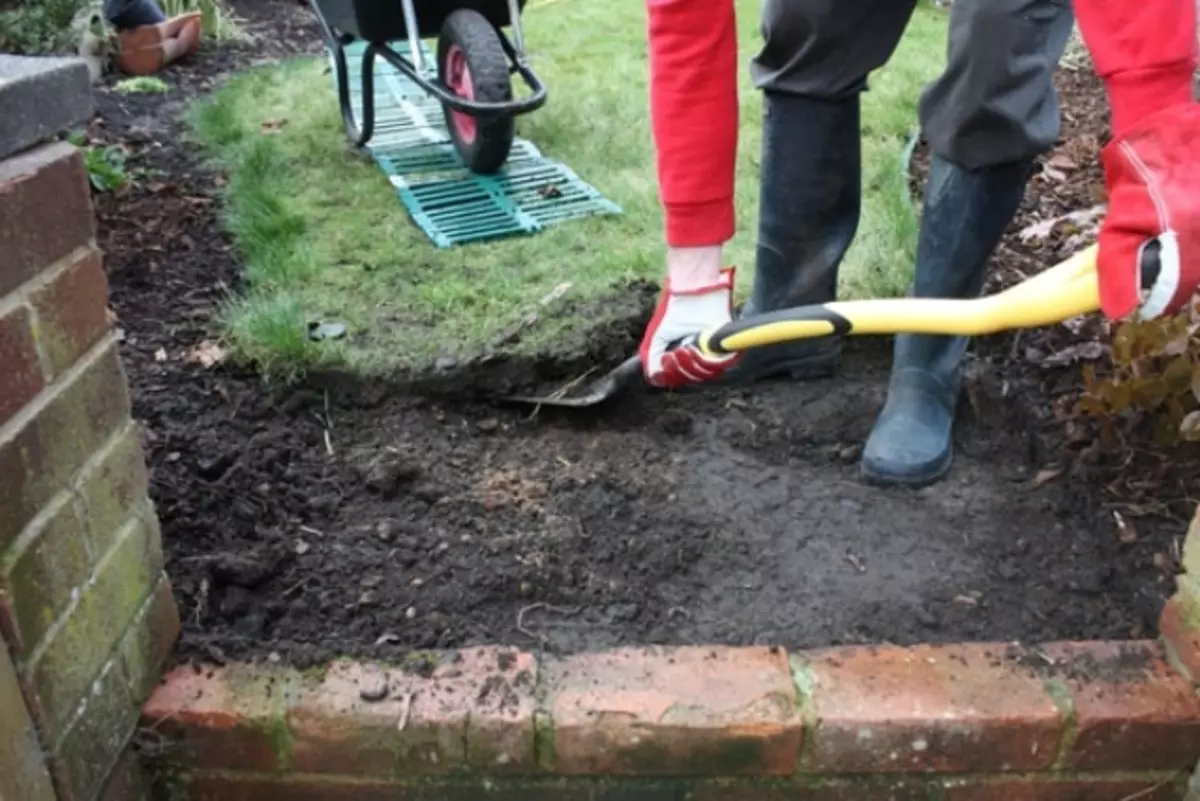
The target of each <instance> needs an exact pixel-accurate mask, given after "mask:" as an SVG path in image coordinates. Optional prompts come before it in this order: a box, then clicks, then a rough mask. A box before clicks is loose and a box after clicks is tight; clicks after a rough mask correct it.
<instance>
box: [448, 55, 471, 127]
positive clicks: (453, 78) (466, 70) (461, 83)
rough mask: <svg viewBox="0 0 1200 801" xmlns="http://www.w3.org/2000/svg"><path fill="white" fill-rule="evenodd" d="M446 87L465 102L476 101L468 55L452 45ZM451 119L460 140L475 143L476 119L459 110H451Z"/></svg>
mask: <svg viewBox="0 0 1200 801" xmlns="http://www.w3.org/2000/svg"><path fill="white" fill-rule="evenodd" d="M446 86H447V87H448V88H449V89H450V91H451V92H454V94H456V95H458V96H459V97H461V98H463V99H465V100H474V99H475V85H474V84H473V83H472V82H471V67H470V65H469V64H467V54H466V53H465V52H463V49H462V48H461V47H459V46H458V45H451V46H450V49H449V50H448V51H447V53H446ZM450 118H451V119H452V120H453V121H454V128H455V130H457V131H458V135H459V138H460V139H462V141H463V142H465V143H467V144H470V143H471V142H474V141H475V127H476V125H475V118H474V117H473V116H471V115H470V114H467V113H465V112H462V111H459V110H457V109H451V110H450Z"/></svg>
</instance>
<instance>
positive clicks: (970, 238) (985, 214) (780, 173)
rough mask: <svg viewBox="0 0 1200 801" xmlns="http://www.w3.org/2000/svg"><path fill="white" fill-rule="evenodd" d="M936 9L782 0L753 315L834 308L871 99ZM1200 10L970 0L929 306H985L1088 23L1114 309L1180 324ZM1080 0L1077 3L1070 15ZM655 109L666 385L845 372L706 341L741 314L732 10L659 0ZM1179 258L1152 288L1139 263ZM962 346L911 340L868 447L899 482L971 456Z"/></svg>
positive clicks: (955, 59) (768, 56) (928, 252)
mask: <svg viewBox="0 0 1200 801" xmlns="http://www.w3.org/2000/svg"><path fill="white" fill-rule="evenodd" d="M916 2H917V0H764V4H763V10H762V20H761V28H762V33H763V40H764V41H763V44H762V47H761V49H760V50H759V52H758V53H757V54H756V55H755V56H754V58H753V60H752V62H751V65H750V70H751V75H752V77H753V80H754V84H755V86H756V87H757V88H758V89H759V90H760V91H761V92H762V95H763V123H762V124H763V137H762V160H761V179H760V180H761V184H760V202H759V220H758V235H757V250H756V256H755V261H756V264H755V277H754V284H753V287H752V291H751V295H750V298H749V300H748V302H747V303H746V304H745V306H744V307H743V308H742V310H741V314H743V315H749V314H755V313H759V312H767V311H772V310H775V309H780V308H788V307H793V306H799V305H803V304H808V303H824V302H828V301H831V300H834V299H835V294H836V287H837V274H838V267H839V264H840V262H841V259H842V257H843V255H844V254H845V252H846V249H847V247H848V246H849V245H850V243H851V240H852V239H853V238H854V235H855V231H856V229H857V225H858V221H859V211H860V203H861V163H860V158H861V144H860V133H861V131H860V117H859V109H860V98H861V95H862V93H863V92H864V91H865V90H866V89H867V76H868V74H869V73H870V72H871V71H872V70H874V69H876V68H878V67H880V66H882V65H883V64H885V63H886V62H887V60H888V59H889V58H890V57H891V55H892V53H893V51H894V50H895V48H896V45H897V43H898V41H899V39H900V36H901V35H902V34H903V31H904V29H905V27H906V25H907V24H908V20H909V18H910V17H911V15H912V12H913V10H914V8H915V3H916ZM1195 3H1196V0H1075V2H1074V3H1073V4H1072V3H1071V2H1069V1H1068V0H956V1H955V3H954V5H953V7H952V9H951V11H950V26H949V36H948V46H947V56H948V57H947V64H946V67H945V70H944V72H943V73H942V74H941V75H940V76H939V77H938V78H937V79H936V80H934V81H933V82H931V83H930V84H929V86H927V87H926V88H925V90H924V92H923V93H922V95H921V98H920V101H919V106H918V114H919V122H920V125H921V129H922V133H923V134H924V136H925V138H926V140H927V141H928V142H929V145H930V148H931V151H932V153H931V155H932V163H931V167H930V171H929V178H928V184H927V187H926V190H925V195H924V207H923V212H922V216H921V228H920V235H919V239H918V246H917V255H916V264H915V267H914V280H913V286H912V289H911V294H912V295H914V296H918V297H949V298H965V297H970V296H974V295H978V294H979V293H980V292H981V290H982V285H983V280H984V268H985V266H986V264H987V261H988V259H989V257H990V256H991V254H992V252H993V250H994V249H995V247H996V245H997V243H998V242H999V240H1000V237H1001V235H1002V234H1003V232H1004V230H1005V228H1006V227H1007V226H1008V224H1009V223H1010V222H1011V220H1012V218H1013V216H1014V214H1015V213H1016V210H1017V207H1018V206H1019V204H1020V202H1021V198H1022V196H1023V193H1024V189H1025V184H1026V182H1027V180H1028V178H1029V177H1030V175H1031V174H1032V170H1033V168H1034V164H1035V159H1036V158H1037V157H1038V156H1039V155H1040V154H1042V153H1044V152H1046V151H1047V150H1049V149H1050V148H1051V147H1052V146H1053V144H1054V142H1055V140H1056V138H1057V136H1058V133H1059V108H1058V100H1057V96H1056V93H1055V89H1054V85H1053V82H1052V78H1053V74H1054V70H1055V68H1056V66H1057V64H1058V61H1059V59H1060V58H1061V56H1062V53H1063V50H1064V49H1065V47H1066V44H1067V41H1068V39H1069V37H1070V34H1071V30H1072V27H1073V23H1074V21H1075V20H1076V19H1077V20H1078V23H1079V28H1080V32H1081V33H1082V36H1083V40H1084V43H1085V44H1086V46H1087V48H1088V49H1089V51H1090V52H1091V55H1092V59H1093V62H1094V64H1095V69H1096V70H1097V72H1098V74H1099V75H1100V76H1101V78H1102V79H1103V82H1104V86H1105V88H1106V91H1107V96H1108V100H1109V104H1110V108H1111V114H1112V140H1111V141H1110V142H1109V143H1107V144H1106V145H1105V147H1104V149H1103V151H1102V161H1103V165H1104V169H1105V181H1106V185H1107V189H1108V210H1107V215H1106V217H1105V220H1104V222H1103V225H1102V228H1101V231H1100V236H1099V251H1098V253H1099V255H1098V265H1097V266H1098V272H1099V279H1100V297H1101V302H1102V310H1103V313H1104V314H1105V315H1106V316H1108V317H1109V318H1111V319H1121V318H1126V317H1129V316H1131V315H1134V314H1137V315H1139V316H1141V317H1143V318H1147V317H1154V316H1157V315H1160V314H1166V313H1172V312H1175V311H1178V310H1179V309H1180V308H1181V307H1183V306H1184V305H1185V304H1186V303H1187V302H1188V301H1189V300H1190V299H1191V297H1192V295H1193V293H1194V292H1195V289H1196V284H1197V281H1198V278H1200V106H1198V104H1197V103H1196V102H1195V101H1194V99H1193V89H1192V80H1193V74H1194V71H1195V68H1196V60H1197V43H1196V6H1195ZM1072 6H1073V7H1072ZM646 8H647V11H648V36H649V46H650V105H651V117H652V131H653V136H654V142H655V146H656V149H657V172H658V180H659V188H660V194H661V200H662V203H663V207H664V210H665V217H666V226H665V227H666V230H665V235H666V244H667V253H666V262H667V281H666V285H665V287H664V290H663V293H662V296H661V298H660V301H659V304H658V308H657V310H656V313H655V315H654V319H653V320H652V321H651V323H650V325H649V326H648V327H647V329H646V332H645V335H644V339H643V341H642V343H641V348H640V354H641V357H642V362H643V370H644V372H645V377H646V380H647V381H648V382H649V383H650V384H652V385H654V386H658V387H662V388H667V389H677V388H683V387H692V386H699V387H703V386H709V385H712V386H729V385H744V384H746V383H749V382H753V381H757V380H760V379H764V378H768V377H775V376H783V377H790V378H793V379H806V378H814V377H821V376H828V375H831V374H833V373H834V372H836V371H837V369H838V367H839V364H840V356H841V342H840V341H839V340H837V339H836V338H830V339H820V340H812V341H799V342H793V343H786V344H782V345H777V346H769V347H763V348H754V349H751V350H747V351H745V352H742V353H738V354H733V355H732V356H729V357H726V358H716V359H714V358H710V357H706V356H705V355H704V354H702V353H701V352H700V351H699V350H697V349H696V348H695V346H694V345H689V344H687V338H688V336H689V335H691V334H694V333H695V332H697V331H698V330H701V329H705V328H709V327H712V326H717V325H720V324H722V323H724V322H726V321H728V320H729V319H731V317H732V316H733V314H734V312H733V308H732V302H731V296H732V292H733V288H734V277H735V269H734V268H733V267H727V266H726V265H725V264H724V262H723V259H722V245H723V243H725V242H726V241H728V240H729V239H730V238H731V237H732V236H733V233H734V208H733V186H734V158H735V150H736V147H737V136H738V99H737V70H738V63H737V39H736V28H735V18H734V0H646ZM1151 242H1157V247H1158V250H1159V253H1160V264H1161V267H1160V269H1159V272H1158V278H1157V280H1156V282H1155V283H1154V285H1153V287H1152V288H1151V289H1149V290H1147V291H1142V289H1141V276H1140V267H1139V264H1140V262H1139V255H1140V253H1141V251H1142V249H1143V248H1144V247H1145V246H1146V245H1147V244H1148V243H1151ZM966 347H967V340H966V339H965V338H962V337H947V336H930V335H901V336H897V337H896V340H895V349H894V362H893V367H892V375H891V380H890V383H889V387H888V396H887V401H886V404H885V405H884V407H883V409H882V411H881V413H880V415H879V417H878V420H877V421H876V423H875V426H874V428H873V430H872V431H871V434H870V437H869V438H868V440H867V442H866V444H865V447H864V449H863V457H862V475H863V478H864V480H866V481H867V482H868V483H871V484H874V485H879V486H909V487H918V486H926V485H929V484H932V483H935V482H937V481H938V480H940V479H941V478H943V477H944V476H945V475H946V473H947V471H948V470H949V469H950V465H951V460H952V450H953V449H952V445H951V427H952V424H953V420H954V409H955V405H956V402H957V398H958V393H959V384H960V364H961V360H962V357H963V354H964V352H965V350H966Z"/></svg>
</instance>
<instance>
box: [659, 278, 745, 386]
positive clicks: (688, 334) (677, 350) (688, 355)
mask: <svg viewBox="0 0 1200 801" xmlns="http://www.w3.org/2000/svg"><path fill="white" fill-rule="evenodd" d="M733 279H734V268H733V267H730V268H728V269H725V270H722V271H721V279H720V281H719V282H717V283H716V284H714V285H712V286H708V287H701V288H699V289H693V290H689V291H687V292H675V291H673V290H672V289H671V282H670V281H668V282H667V285H666V287H665V288H664V289H663V293H662V295H661V296H660V297H659V299H658V307H657V308H656V309H655V310H654V318H653V319H652V320H651V321H650V325H649V326H647V327H646V333H645V334H644V335H643V336H642V344H641V347H640V348H639V349H638V355H639V356H641V359H642V373H643V375H645V377H646V381H647V382H649V383H650V384H651V385H653V386H656V387H661V388H663V389H679V388H680V387H683V386H686V385H688V384H699V383H703V382H705V381H712V380H713V379H715V378H717V377H719V376H720V375H721V374H722V373H723V372H724V371H725V370H727V369H729V368H730V367H731V366H732V365H734V364H736V363H737V360H738V358H739V357H740V356H741V354H740V353H731V354H729V355H727V356H719V357H713V356H706V355H705V354H703V353H701V352H700V349H699V348H697V347H696V345H695V343H694V342H693V341H690V340H691V339H692V338H693V335H695V334H698V333H699V332H701V331H703V330H705V329H708V328H715V327H717V326H720V325H724V324H725V323H727V322H729V321H730V320H731V319H732V317H733Z"/></svg>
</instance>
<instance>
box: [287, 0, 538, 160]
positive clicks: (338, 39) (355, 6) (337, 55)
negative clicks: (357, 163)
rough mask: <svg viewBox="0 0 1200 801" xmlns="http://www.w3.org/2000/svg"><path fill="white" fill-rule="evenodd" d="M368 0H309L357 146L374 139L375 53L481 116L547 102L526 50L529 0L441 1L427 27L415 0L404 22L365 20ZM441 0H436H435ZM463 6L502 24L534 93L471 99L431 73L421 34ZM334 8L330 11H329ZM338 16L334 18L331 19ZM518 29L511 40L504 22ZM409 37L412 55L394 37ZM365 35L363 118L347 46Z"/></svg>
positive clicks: (515, 69) (444, 100)
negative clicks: (353, 96) (354, 101)
mask: <svg viewBox="0 0 1200 801" xmlns="http://www.w3.org/2000/svg"><path fill="white" fill-rule="evenodd" d="M364 1H365V0H309V5H310V6H311V8H312V9H313V13H314V14H316V17H317V20H318V22H319V23H320V25H321V30H322V33H323V34H324V37H325V40H326V43H327V45H328V46H329V48H330V50H331V51H332V52H333V55H334V69H335V70H336V71H337V91H338V105H339V106H340V107H341V113H342V121H343V122H344V124H345V126H346V132H347V134H348V136H349V137H350V139H351V141H353V142H354V145H355V146H356V147H363V146H364V145H365V144H366V143H367V142H369V141H370V139H371V136H372V135H373V134H374V131H375V57H376V56H379V57H380V58H382V59H383V60H384V61H386V62H387V63H389V64H391V65H392V66H393V67H395V68H396V69H398V70H399V71H400V72H401V73H403V74H404V75H405V76H406V77H407V78H408V79H409V80H411V81H412V82H413V83H415V84H417V85H418V86H419V87H421V88H422V89H423V90H425V91H426V92H428V93H429V94H430V95H432V96H433V97H434V98H436V99H437V100H438V101H439V102H440V103H441V104H442V105H443V106H448V107H450V108H452V109H454V110H455V111H459V112H462V113H465V114H471V115H473V116H476V117H485V118H486V117H491V116H517V115H520V114H526V113H528V112H530V111H533V110H535V109H537V108H540V107H541V106H542V105H544V104H545V102H546V87H545V85H544V84H543V83H542V81H541V79H540V78H539V77H538V76H537V74H536V73H535V72H534V71H533V68H532V67H530V66H529V61H528V57H527V55H526V52H525V36H524V32H523V30H522V28H521V12H522V8H523V6H524V5H525V0H457V2H456V0H446V2H442V3H440V4H439V5H441V6H443V7H444V10H443V11H442V13H438V14H436V15H434V20H435V21H436V25H435V24H433V22H429V21H428V20H426V22H427V23H428V24H427V25H426V27H422V20H421V19H419V18H418V14H417V9H416V5H415V3H414V0H399V3H400V6H401V11H402V13H403V24H402V25H399V24H397V23H396V22H395V21H392V20H390V19H386V20H379V24H375V25H373V24H370V23H373V22H376V20H371V19H367V20H366V21H367V22H368V24H366V25H361V24H360V21H359V16H360V11H361V10H362V8H363V6H362V4H363V3H364ZM435 2H436V0H435ZM501 2H503V9H504V12H505V13H497V12H496V10H495V9H496V8H497V7H500V3H501ZM459 8H470V9H473V10H477V11H480V13H482V14H483V15H484V16H485V17H486V18H487V19H488V21H489V22H491V23H492V25H493V26H494V27H495V29H496V33H497V35H498V37H499V40H500V45H501V47H503V49H504V52H505V53H506V55H507V56H508V59H509V74H513V73H516V74H518V75H520V76H521V78H522V79H523V80H524V81H525V84H526V85H527V86H528V87H529V89H530V90H531V91H532V94H531V95H530V96H529V97H526V98H522V99H520V100H511V101H504V102H497V103H489V102H481V101H477V100H468V99H466V98H464V97H460V96H459V95H457V94H455V93H454V92H452V91H451V90H450V89H449V88H448V87H447V86H446V85H445V84H444V83H442V81H441V78H440V77H439V76H436V74H435V76H434V77H433V78H432V79H431V78H430V77H429V72H428V71H427V68H426V63H425V56H424V54H423V53H422V52H421V40H422V39H425V38H430V37H432V36H435V35H437V33H438V30H439V29H440V28H441V25H442V23H443V22H444V20H445V18H446V17H447V16H448V15H449V13H450V12H453V11H455V10H458V9H459ZM331 11H332V12H334V13H329V12H331ZM330 16H332V17H333V19H332V20H331V19H329V17H330ZM506 25H507V26H508V27H510V28H511V29H512V38H513V40H515V42H514V41H512V40H510V39H509V37H508V36H507V35H506V34H505V32H504V30H503V28H504V27H505V26H506ZM405 37H406V38H407V39H408V46H409V51H410V59H411V60H410V59H406V58H405V57H404V56H402V55H400V54H399V53H397V52H396V51H395V50H394V49H392V47H391V45H389V44H388V42H390V41H393V40H395V39H399V38H405ZM357 39H361V40H362V41H363V42H365V43H366V46H365V47H364V49H363V55H362V76H361V81H362V120H361V121H360V120H357V119H355V114H354V107H353V106H352V105H351V101H350V81H349V67H348V65H347V62H346V52H345V46H346V45H348V44H351V43H353V42H354V41H355V40H357Z"/></svg>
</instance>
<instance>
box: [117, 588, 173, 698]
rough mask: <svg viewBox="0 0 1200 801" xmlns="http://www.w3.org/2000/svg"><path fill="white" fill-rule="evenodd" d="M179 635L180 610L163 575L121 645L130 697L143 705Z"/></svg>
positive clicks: (122, 660)
mask: <svg viewBox="0 0 1200 801" xmlns="http://www.w3.org/2000/svg"><path fill="white" fill-rule="evenodd" d="M178 633H179V609H178V608H177V607H176V605H175V598H174V597H173V596H172V594H171V585H170V582H169V581H168V580H167V577H166V576H165V575H162V574H160V576H159V580H158V584H157V585H155V588H154V591H153V593H152V594H151V595H150V597H149V598H148V599H147V600H146V603H145V604H143V606H142V609H141V611H140V612H139V613H138V614H137V616H136V617H135V618H134V620H133V623H132V624H130V626H129V630H128V631H127V632H126V633H125V638H124V639H123V640H122V641H121V662H122V664H123V665H124V668H125V675H126V676H127V678H128V680H129V690H130V694H131V695H132V696H133V699H134V702H135V703H137V704H138V705H140V704H141V703H142V702H143V701H145V700H146V699H147V698H148V697H149V696H150V693H151V692H153V690H154V685H155V684H157V683H158V679H159V670H160V668H161V667H162V665H163V662H164V661H165V660H166V658H167V656H168V654H169V653H170V649H171V647H172V645H173V644H174V642H175V638H176V636H178Z"/></svg>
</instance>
